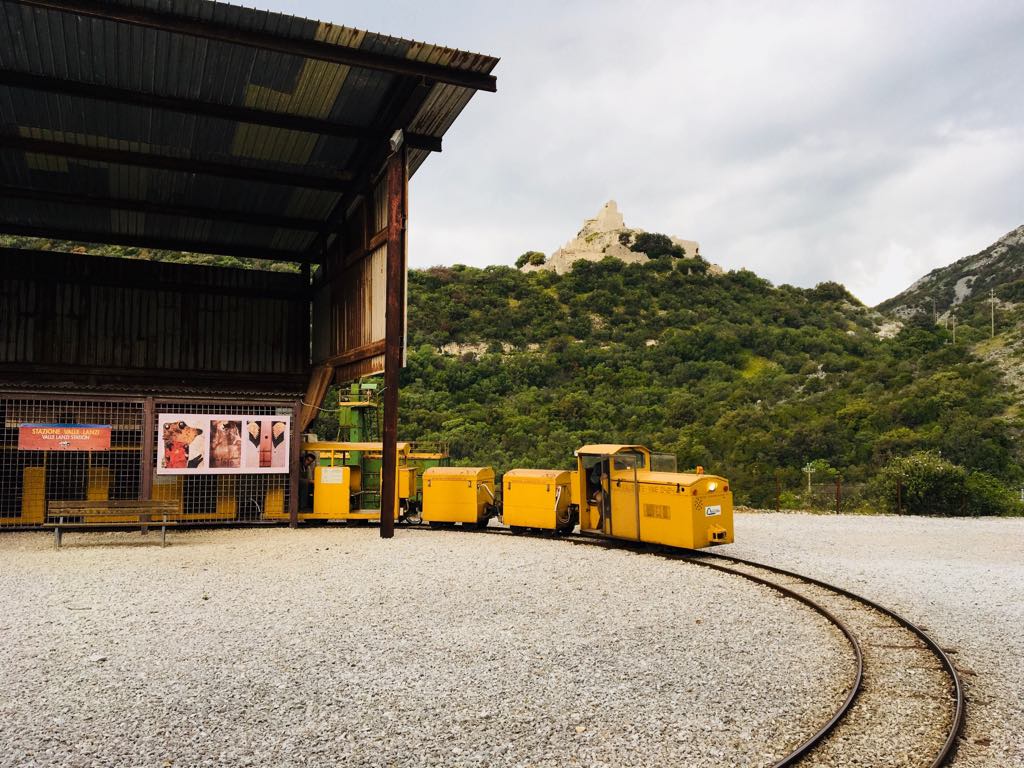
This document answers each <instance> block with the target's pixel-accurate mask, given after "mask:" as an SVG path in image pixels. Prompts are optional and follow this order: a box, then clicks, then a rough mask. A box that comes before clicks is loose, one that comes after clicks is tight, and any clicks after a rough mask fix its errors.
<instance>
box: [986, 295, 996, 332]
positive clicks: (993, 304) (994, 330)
mask: <svg viewBox="0 0 1024 768" xmlns="http://www.w3.org/2000/svg"><path fill="white" fill-rule="evenodd" d="M988 295H989V301H990V302H991V303H992V304H991V306H992V338H993V339H994V338H995V337H996V289H995V288H991V289H989V292H988Z"/></svg>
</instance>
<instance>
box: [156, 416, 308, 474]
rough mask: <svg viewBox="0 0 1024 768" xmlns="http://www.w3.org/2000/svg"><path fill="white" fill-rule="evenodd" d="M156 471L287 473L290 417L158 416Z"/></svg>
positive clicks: (180, 472) (187, 472) (181, 472)
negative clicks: (159, 442)
mask: <svg viewBox="0 0 1024 768" xmlns="http://www.w3.org/2000/svg"><path fill="white" fill-rule="evenodd" d="M158 423H159V425H160V434H161V437H162V442H161V450H160V455H159V461H158V462H157V474H158V475H224V474H268V473H285V472H287V471H288V457H289V450H290V446H289V443H290V439H291V418H290V417H289V416H237V415H222V414H174V413H171V414H160V415H159V417H158Z"/></svg>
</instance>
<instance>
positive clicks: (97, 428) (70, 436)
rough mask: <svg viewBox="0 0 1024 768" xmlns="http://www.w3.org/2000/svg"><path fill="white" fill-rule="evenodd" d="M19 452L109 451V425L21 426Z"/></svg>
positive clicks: (19, 428) (19, 430) (19, 427)
mask: <svg viewBox="0 0 1024 768" xmlns="http://www.w3.org/2000/svg"><path fill="white" fill-rule="evenodd" d="M18 450H19V451H109V450H110V425H109V424H19V425H18Z"/></svg>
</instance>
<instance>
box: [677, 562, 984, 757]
mask: <svg viewBox="0 0 1024 768" xmlns="http://www.w3.org/2000/svg"><path fill="white" fill-rule="evenodd" d="M683 552H684V554H682V555H677V556H678V557H683V558H685V559H686V560H687V561H688V562H692V563H694V564H696V565H701V566H705V567H709V568H714V569H715V570H719V571H723V572H727V573H733V574H736V575H739V576H743V577H744V578H752V579H754V580H755V581H758V582H760V583H769V584H770V585H774V586H775V587H776V588H779V587H784V588H786V589H789V590H792V591H795V592H798V593H800V594H801V595H803V596H805V597H811V598H812V599H814V600H815V602H817V603H819V604H824V605H825V606H827V607H828V608H829V610H831V611H832V612H834V613H838V614H840V615H841V616H843V622H844V624H845V625H846V626H847V628H848V629H851V630H852V631H853V633H854V634H855V636H856V637H857V639H858V641H859V643H860V647H861V649H862V654H863V665H864V666H863V670H864V674H863V678H862V679H861V680H860V681H859V682H860V685H859V688H858V691H857V696H856V701H855V702H853V701H850V702H849V703H848V705H847V706H846V708H845V709H844V711H843V714H842V716H841V717H840V718H839V719H838V720H835V719H833V721H830V723H828V724H826V725H825V726H824V727H823V728H822V729H821V730H820V731H819V732H818V733H817V734H815V736H814V737H813V739H812V741H813V743H812V745H811V748H810V749H805V748H804V745H801V747H798V748H797V750H794V752H792V753H791V754H790V755H788V756H787V757H786V758H784V759H783V760H782V761H780V762H779V763H777V764H776V765H777V766H788V765H796V764H800V765H836V764H841V763H840V762H839V761H842V758H843V757H844V756H847V755H848V756H850V757H855V758H856V764H857V765H859V766H870V765H879V766H890V765H906V766H928V767H929V768H940V766H943V765H945V764H946V763H947V762H948V760H949V759H950V758H951V757H952V756H953V753H954V751H955V749H956V744H957V740H958V737H959V734H960V730H961V728H962V727H963V722H964V716H965V703H964V693H963V686H962V684H961V682H960V676H959V674H958V673H957V671H956V667H955V666H954V665H953V663H952V661H951V660H950V659H949V656H947V655H946V653H945V651H943V650H942V648H941V647H940V646H939V645H938V643H936V642H935V640H933V639H932V638H931V637H930V636H929V635H928V634H927V633H926V632H924V631H923V630H922V629H920V628H919V627H917V626H916V625H914V624H913V623H912V622H911V621H910V620H908V619H906V618H904V617H903V616H901V615H900V614H898V613H896V612H895V611H892V610H891V609H889V608H886V607H885V606H882V605H879V604H878V603H876V602H874V601H872V600H869V599H867V598H865V597H862V596H861V595H858V594H856V593H854V592H850V591H849V590H846V589H843V588H842V587H837V586H835V585H833V584H829V583H828V582H825V581H821V580H820V579H815V578H812V577H810V576H804V575H803V574H798V573H795V572H793V571H789V570H786V569H784V568H778V567H776V566H772V565H766V564H763V563H757V562H754V561H751V560H744V559H742V558H737V557H731V556H728V555H720V554H718V553H714V552H705V551H702V550H684V551H683ZM723 562H726V563H729V564H730V565H722V563H723ZM730 566H732V567H730ZM764 574H770V575H773V576H775V577H783V578H784V579H788V580H792V582H793V583H790V584H785V585H782V584H778V583H777V582H773V581H772V579H770V578H766V577H765V576H764ZM935 662H938V663H937V664H936V663H935ZM851 762H853V761H852V760H851Z"/></svg>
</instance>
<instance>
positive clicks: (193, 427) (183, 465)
mask: <svg viewBox="0 0 1024 768" xmlns="http://www.w3.org/2000/svg"><path fill="white" fill-rule="evenodd" d="M209 421H210V420H209V417H201V416H189V415H184V416H174V415H171V416H161V417H160V432H161V435H162V436H163V438H162V442H163V450H162V451H161V454H160V462H159V464H158V467H159V468H160V469H163V470H167V471H168V473H170V472H175V473H181V474H186V473H189V472H193V473H195V474H202V473H203V470H204V469H206V467H207V464H206V441H207V435H208V433H209Z"/></svg>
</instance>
